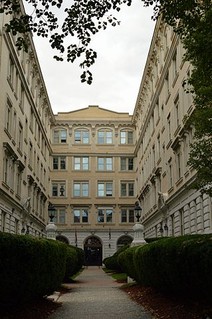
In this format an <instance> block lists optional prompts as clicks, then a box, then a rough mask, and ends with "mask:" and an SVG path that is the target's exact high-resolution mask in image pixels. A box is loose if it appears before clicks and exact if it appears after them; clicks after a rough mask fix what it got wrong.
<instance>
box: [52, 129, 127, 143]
mask: <svg viewBox="0 0 212 319" xmlns="http://www.w3.org/2000/svg"><path fill="white" fill-rule="evenodd" d="M90 136H91V133H90V131H89V130H87V129H76V130H75V131H74V143H75V144H89V143H90V139H91V138H90ZM53 143H54V144H60V143H61V144H64V143H67V130H66V129H54V130H53ZM113 143H114V131H113V130H111V129H108V128H104V129H99V130H98V131H97V144H113ZM120 144H133V131H130V130H122V131H121V132H120Z"/></svg>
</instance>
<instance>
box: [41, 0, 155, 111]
mask: <svg viewBox="0 0 212 319" xmlns="http://www.w3.org/2000/svg"><path fill="white" fill-rule="evenodd" d="M151 15H152V8H144V7H143V5H142V3H141V1H140V0H133V5H132V6H131V7H128V6H126V7H123V8H122V10H121V12H119V13H117V14H116V17H117V18H118V19H120V20H121V24H120V26H117V27H110V28H108V29H107V30H105V31H102V32H100V33H99V34H97V35H95V36H94V37H93V40H92V44H91V46H92V48H93V49H95V50H96V51H97V57H98V58H97V61H96V63H95V66H94V67H93V68H92V73H93V78H94V80H93V83H92V84H91V85H88V84H85V83H81V82H80V74H81V73H82V72H81V71H82V70H81V69H80V67H79V66H78V64H79V61H76V62H75V63H74V64H72V63H70V62H69V63H67V62H57V61H55V60H54V59H53V55H54V52H53V51H52V49H51V48H49V44H48V43H47V42H46V41H45V40H44V41H42V40H41V39H38V40H37V39H35V45H36V48H37V55H38V58H39V61H40V65H41V69H42V72H43V76H44V80H45V83H46V87H47V91H48V94H49V99H50V101H51V105H52V109H53V112H54V113H55V114H56V113H57V112H69V111H73V110H76V109H79V108H85V107H87V106H88V105H99V106H100V107H103V108H106V109H110V110H113V111H117V112H128V113H130V114H132V113H133V109H134V106H135V102H136V99H137V94H138V89H139V85H140V81H141V77H142V72H143V69H144V66H145V62H146V58H147V54H148V50H149V46H150V42H151V38H152V34H153V29H154V22H153V21H152V20H151Z"/></svg>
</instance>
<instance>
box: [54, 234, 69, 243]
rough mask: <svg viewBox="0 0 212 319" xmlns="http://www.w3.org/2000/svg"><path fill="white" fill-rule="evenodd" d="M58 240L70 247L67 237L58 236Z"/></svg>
mask: <svg viewBox="0 0 212 319" xmlns="http://www.w3.org/2000/svg"><path fill="white" fill-rule="evenodd" d="M56 240H58V241H62V243H65V244H67V245H69V241H68V238H66V237H65V236H62V235H58V236H56Z"/></svg>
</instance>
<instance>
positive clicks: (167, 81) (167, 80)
mask: <svg viewBox="0 0 212 319" xmlns="http://www.w3.org/2000/svg"><path fill="white" fill-rule="evenodd" d="M169 94H170V93H169V72H167V74H166V77H165V98H166V102H167V101H168V98H169Z"/></svg>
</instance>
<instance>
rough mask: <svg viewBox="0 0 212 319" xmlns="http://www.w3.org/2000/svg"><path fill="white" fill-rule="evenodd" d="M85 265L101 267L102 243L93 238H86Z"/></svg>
mask: <svg viewBox="0 0 212 319" xmlns="http://www.w3.org/2000/svg"><path fill="white" fill-rule="evenodd" d="M84 252H85V265H86V266H101V265H102V243H101V241H100V239H99V238H97V237H95V236H91V237H88V238H87V239H86V242H85V244H84Z"/></svg>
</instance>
